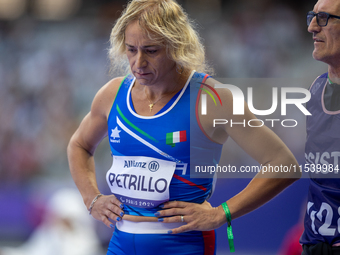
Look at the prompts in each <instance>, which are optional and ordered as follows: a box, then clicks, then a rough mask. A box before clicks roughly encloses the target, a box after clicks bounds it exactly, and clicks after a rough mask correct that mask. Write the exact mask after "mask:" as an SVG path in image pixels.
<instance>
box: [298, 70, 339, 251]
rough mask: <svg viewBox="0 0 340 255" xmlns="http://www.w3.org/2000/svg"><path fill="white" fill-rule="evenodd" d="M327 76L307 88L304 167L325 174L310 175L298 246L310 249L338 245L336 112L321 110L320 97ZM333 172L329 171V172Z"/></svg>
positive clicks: (322, 98) (321, 96)
mask: <svg viewBox="0 0 340 255" xmlns="http://www.w3.org/2000/svg"><path fill="white" fill-rule="evenodd" d="M327 77H328V74H327V73H325V74H323V75H321V76H319V77H318V78H317V79H316V80H315V81H314V83H313V84H312V86H311V88H310V92H311V99H310V101H309V102H308V103H307V109H308V111H309V112H310V113H311V114H312V115H311V116H308V117H307V141H306V147H305V158H306V164H310V167H315V169H317V168H322V167H324V169H326V167H327V169H328V170H329V171H330V172H329V173H327V174H325V173H318V174H316V173H314V174H311V175H310V185H309V194H308V203H307V211H306V214H305V220H304V228H305V230H304V233H303V234H302V236H301V238H300V243H302V244H305V245H314V244H317V243H327V244H329V245H333V244H335V243H339V242H340V179H339V175H340V171H339V159H340V111H329V110H327V109H326V108H325V104H324V93H325V88H326V85H327V83H328V79H327ZM332 169H333V170H332Z"/></svg>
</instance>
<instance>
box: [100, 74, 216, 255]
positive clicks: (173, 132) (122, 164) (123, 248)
mask: <svg viewBox="0 0 340 255" xmlns="http://www.w3.org/2000/svg"><path fill="white" fill-rule="evenodd" d="M207 77H208V76H207V75H206V74H202V73H196V72H192V74H191V75H190V77H189V79H188V81H187V83H186V84H185V86H184V87H183V89H182V90H181V91H179V92H178V93H177V94H176V95H175V96H174V97H173V98H172V99H171V100H170V101H169V102H168V103H167V105H165V106H164V107H163V109H161V110H160V111H159V112H158V113H157V114H156V115H154V116H141V115H139V114H137V113H136V111H135V110H134V107H133V103H132V100H131V90H132V87H133V84H134V82H135V78H134V77H133V76H132V75H128V76H126V77H125V79H124V80H123V81H122V84H121V85H120V88H119V90H118V92H117V96H116V98H115V100H114V103H113V106H112V109H111V112H110V115H109V119H108V136H109V141H110V147H111V151H112V155H113V164H112V167H111V169H110V170H109V171H108V172H107V175H106V179H107V183H108V185H109V187H110V189H111V191H112V193H113V194H115V195H116V197H117V198H118V199H119V200H120V201H121V202H122V203H123V204H124V212H125V214H129V215H138V216H154V213H155V212H156V211H159V210H161V208H160V207H159V206H160V205H161V204H162V203H164V202H166V201H171V200H178V201H187V202H194V203H203V202H204V201H205V200H206V199H207V198H208V196H210V195H211V193H212V191H213V178H191V177H190V160H192V157H193V155H194V157H195V159H196V160H197V157H201V158H199V160H197V162H200V161H204V163H205V164H210V165H216V163H217V162H218V161H219V159H220V156H221V150H222V145H220V144H217V143H215V142H213V141H211V140H210V139H209V138H208V137H207V136H206V135H205V134H204V131H203V130H201V128H200V125H199V123H198V122H197V118H196V108H197V107H196V102H197V97H198V95H200V91H201V90H200V87H201V86H202V82H203V81H204V80H205V79H206V78H207ZM195 163H196V161H195ZM182 224H183V223H171V224H170V223H162V222H138V223H137V222H129V221H124V220H123V221H120V222H117V223H116V230H115V232H114V235H113V237H112V240H111V243H110V247H109V251H108V254H129V255H130V254H149V253H148V252H150V249H151V248H153V247H155V245H158V248H157V249H161V252H159V253H158V254H202V255H203V254H215V251H214V250H215V248H214V246H215V233H214V231H208V232H200V231H192V232H188V233H183V234H179V235H168V234H167V232H168V230H170V229H172V228H175V227H179V226H181V225H182ZM132 240H135V241H132ZM156 243H157V244H156ZM178 244H180V245H178ZM148 245H149V246H148ZM142 247H149V248H148V250H145V249H144V251H143V248H142ZM162 247H163V248H162ZM166 247H168V248H166ZM208 247H209V248H208ZM131 249H132V250H133V251H134V252H133V253H130V252H132V250H131ZM167 249H170V250H169V252H166V251H167ZM173 249H176V251H174V250H173ZM143 252H144V253H143ZM206 252H210V253H206Z"/></svg>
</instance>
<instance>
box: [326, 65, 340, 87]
mask: <svg viewBox="0 0 340 255" xmlns="http://www.w3.org/2000/svg"><path fill="white" fill-rule="evenodd" d="M328 78H329V80H330V81H331V82H332V83H336V84H340V67H339V68H334V67H332V66H328Z"/></svg>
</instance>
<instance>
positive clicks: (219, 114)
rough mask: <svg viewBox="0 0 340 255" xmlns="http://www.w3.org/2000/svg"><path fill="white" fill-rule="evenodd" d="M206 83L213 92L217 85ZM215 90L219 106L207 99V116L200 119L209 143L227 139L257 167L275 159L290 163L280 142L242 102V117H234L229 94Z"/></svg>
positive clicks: (224, 90)
mask: <svg viewBox="0 0 340 255" xmlns="http://www.w3.org/2000/svg"><path fill="white" fill-rule="evenodd" d="M207 83H208V84H209V85H211V86H212V87H214V88H215V87H216V86H215V84H218V83H220V82H218V81H216V80H214V79H208V80H207ZM215 90H216V92H217V94H218V95H219V97H220V99H221V101H222V105H221V104H219V103H217V104H216V105H215V103H214V102H213V100H212V99H211V98H210V97H207V106H208V111H207V115H206V116H200V117H201V119H202V120H203V122H204V125H202V126H204V128H205V129H207V130H208V132H207V134H210V135H212V138H213V140H215V141H217V142H220V143H223V142H225V140H226V138H227V137H229V136H230V137H231V138H232V139H233V140H234V141H235V142H236V143H237V144H238V145H239V146H240V147H241V148H242V149H243V150H244V151H245V152H246V153H247V154H248V155H250V156H251V157H252V158H254V159H255V160H257V161H258V162H259V163H261V164H265V163H267V162H271V161H272V160H274V159H275V158H278V157H280V159H281V160H282V159H283V158H290V159H294V157H293V155H292V153H291V152H290V151H289V149H288V148H287V146H286V145H285V144H284V143H283V142H282V141H281V139H280V138H279V137H278V136H277V135H276V134H275V133H274V132H273V131H272V130H270V129H269V128H268V127H266V126H265V125H263V123H261V122H260V121H256V119H257V118H256V117H255V115H254V114H253V113H252V112H251V111H250V110H249V108H248V105H247V103H246V102H244V104H243V106H244V114H242V115H239V114H237V115H236V114H235V115H234V114H233V94H232V93H231V91H230V90H229V89H227V88H215ZM216 101H217V100H216ZM202 117H203V118H202ZM216 120H220V121H216ZM249 121H250V122H249ZM249 123H250V124H249ZM255 126H258V127H255Z"/></svg>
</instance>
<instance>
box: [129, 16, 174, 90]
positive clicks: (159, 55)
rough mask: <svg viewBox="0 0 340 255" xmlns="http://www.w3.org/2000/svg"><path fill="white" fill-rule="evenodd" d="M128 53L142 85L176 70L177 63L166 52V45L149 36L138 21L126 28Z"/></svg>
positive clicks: (157, 81) (159, 80)
mask: <svg viewBox="0 0 340 255" xmlns="http://www.w3.org/2000/svg"><path fill="white" fill-rule="evenodd" d="M125 45H126V55H127V57H128V60H129V63H130V68H131V71H132V73H133V74H134V76H135V77H136V79H137V81H138V82H139V84H141V85H154V84H157V83H161V82H163V81H165V80H166V79H168V78H169V77H170V76H171V75H172V73H173V72H174V71H175V72H176V63H175V62H174V61H173V60H170V59H169V58H168V56H167V54H166V49H165V46H164V45H162V44H159V43H156V42H155V40H152V39H150V38H149V36H148V35H147V33H146V32H145V31H144V30H143V29H142V28H141V27H140V26H139V24H138V22H137V21H135V22H132V23H130V24H129V25H128V26H127V28H126V30H125Z"/></svg>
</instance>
